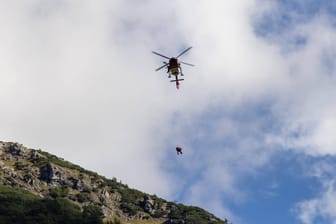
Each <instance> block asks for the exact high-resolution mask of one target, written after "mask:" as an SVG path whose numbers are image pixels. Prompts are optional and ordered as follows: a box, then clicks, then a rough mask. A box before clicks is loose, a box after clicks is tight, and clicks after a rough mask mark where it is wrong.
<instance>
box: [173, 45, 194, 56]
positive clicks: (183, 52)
mask: <svg viewBox="0 0 336 224" xmlns="http://www.w3.org/2000/svg"><path fill="white" fill-rule="evenodd" d="M191 48H192V47H188V48H187V49H185V50H184V51H182V52H181V53H180V54H179V55H178V56H176V57H175V58H178V57H180V56H181V55H183V54H185V53H186V52H187V51H189V50H190V49H191Z"/></svg>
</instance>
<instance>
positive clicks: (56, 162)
mask: <svg viewBox="0 0 336 224" xmlns="http://www.w3.org/2000/svg"><path fill="white" fill-rule="evenodd" d="M0 186H1V188H0V196H1V195H2V196H4V197H7V196H8V195H6V192H8V191H10V188H15V189H22V190H25V192H26V193H23V192H16V193H15V194H12V196H13V195H19V196H18V197H28V198H30V200H28V201H32V200H33V201H36V200H37V201H38V200H42V201H39V203H42V204H41V206H42V207H43V206H45V205H44V204H43V203H47V204H48V203H49V204H50V203H51V204H52V203H54V202H57V203H61V204H62V203H63V204H66V206H68V207H69V208H71V209H72V210H71V211H72V212H73V214H72V215H73V216H74V218H76V219H80V218H82V217H83V215H85V214H84V212H85V211H86V212H87V213H88V214H91V215H92V213H95V214H96V213H97V214H98V216H99V211H101V212H102V214H101V215H103V216H104V217H105V220H106V223H129V224H141V223H153V224H159V223H160V224H161V223H167V224H168V223H185V224H187V223H198V224H215V223H220V224H221V223H227V221H226V220H225V221H222V220H220V219H218V218H217V217H215V216H214V215H212V214H210V213H208V212H206V211H204V210H203V209H201V208H198V207H194V206H185V205H182V204H176V203H173V202H168V201H166V200H164V199H161V198H158V197H157V196H155V195H149V194H145V193H143V192H140V191H138V190H135V189H130V188H129V187H128V186H127V185H125V184H122V183H120V182H118V181H117V179H115V178H113V179H107V178H105V177H103V176H101V175H98V174H97V173H95V172H92V171H88V170H85V169H83V168H81V167H80V166H78V165H75V164H72V163H70V162H67V161H65V160H63V159H61V158H58V157H57V156H54V155H51V154H49V153H47V152H44V151H42V150H34V149H29V148H26V147H24V146H23V145H21V144H18V143H12V142H0ZM13 191H14V189H13ZM28 192H30V193H28ZM1 193H2V194H1ZM23 195H25V196H23ZM10 200H13V201H15V199H10ZM43 200H44V201H43ZM46 200H47V201H46ZM48 200H49V201H48ZM57 203H56V205H57ZM67 203H70V204H67ZM56 205H54V207H55V206H56ZM58 206H60V205H59V204H58ZM43 208H44V207H43ZM46 209H47V210H48V209H49V207H48V206H46ZM88 209H91V210H92V209H93V211H94V212H92V211H91V210H88ZM95 209H96V210H97V209H98V210H99V211H98V212H97V211H96V210H95ZM56 212H59V211H58V210H57V211H56ZM90 212H91V213H90ZM0 213H1V212H0ZM71 217H72V216H71ZM57 218H60V217H59V216H57ZM61 218H62V217H61ZM63 218H64V217H63ZM72 218H73V217H72ZM86 218H87V217H86ZM55 219H56V218H55ZM55 223H57V222H55ZM75 223H76V222H75Z"/></svg>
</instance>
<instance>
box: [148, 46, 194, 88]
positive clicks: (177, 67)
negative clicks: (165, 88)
mask: <svg viewBox="0 0 336 224" xmlns="http://www.w3.org/2000/svg"><path fill="white" fill-rule="evenodd" d="M191 48H192V47H188V48H187V49H185V50H183V51H182V52H181V53H180V54H179V55H177V56H176V57H172V58H170V57H167V56H165V55H163V54H160V53H157V52H155V51H152V53H153V54H156V55H158V56H160V57H163V58H166V59H168V60H169V61H168V62H165V61H164V62H163V64H164V65H162V66H160V67H158V68H157V69H155V71H159V70H161V69H163V68H165V67H167V69H168V70H167V73H168V74H169V75H168V78H171V75H173V76H175V79H173V80H170V81H171V82H175V83H176V89H179V87H180V81H183V80H184V79H180V78H179V77H178V76H179V75H180V74H181V76H183V73H182V68H181V64H185V65H189V66H195V65H193V64H190V63H186V62H183V61H179V60H178V58H179V57H181V56H182V55H183V54H185V53H187V51H189V50H190V49H191Z"/></svg>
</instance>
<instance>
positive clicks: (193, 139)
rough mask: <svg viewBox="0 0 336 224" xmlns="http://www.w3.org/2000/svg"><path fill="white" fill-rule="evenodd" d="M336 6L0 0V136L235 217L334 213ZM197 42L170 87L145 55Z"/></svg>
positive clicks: (240, 221)
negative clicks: (177, 84)
mask: <svg viewBox="0 0 336 224" xmlns="http://www.w3.org/2000/svg"><path fill="white" fill-rule="evenodd" d="M335 12H336V5H335V3H333V2H332V1H313V0H307V1H304V0H294V1H265V0H239V1H230V2H227V1H225V2H224V1H220V0H212V1H205V0H200V1H192V0H185V1H178V0H175V1H169V2H168V1H157V0H147V1H145V0H143V1H135V0H115V1H108V0H102V1H100V2H98V3H96V2H95V4H93V3H92V2H91V1H90V0H83V1H80V2H78V1H72V0H71V1H58V2H57V3H55V2H54V1H40V0H33V1H30V2H26V3H24V4H23V3H22V2H21V1H10V2H3V3H0V21H1V22H0V23H1V25H2V27H3V29H2V30H1V31H0V32H1V33H0V36H1V39H0V48H1V49H2V50H1V51H0V78H1V82H0V103H1V105H2V109H1V110H0V123H1V124H2V125H1V128H0V136H1V138H2V139H1V140H2V141H18V142H20V143H22V144H24V145H26V146H28V147H32V148H37V149H38V148H41V149H43V150H47V151H49V152H51V153H54V154H56V155H58V156H61V157H64V158H65V159H67V160H70V161H72V162H74V163H77V164H79V165H82V166H84V167H86V168H87V169H91V170H94V171H96V172H99V173H101V174H103V175H105V176H107V177H111V178H112V177H116V178H117V179H120V180H122V182H124V183H127V184H128V185H129V186H131V187H134V188H138V189H140V190H142V191H145V192H148V193H152V194H156V195H158V196H161V197H164V198H166V199H167V200H175V201H177V202H181V203H186V204H191V205H198V206H200V207H203V208H205V209H207V210H209V211H210V212H212V213H214V214H215V215H216V216H219V217H221V218H223V219H224V218H227V219H229V220H230V221H231V222H233V223H234V224H245V223H246V224H247V223H258V224H259V223H275V224H276V223H298V224H301V223H302V224H310V223H335V222H336V216H335V214H336V205H335V203H334V201H335V198H336V191H335V189H334V188H335V181H336V175H335V173H336V172H335V171H336V166H335V165H334V164H335V159H336V157H335V155H336V138H335V137H334V136H335V134H334V133H336V117H335V114H336V106H335V103H334V99H335V97H336V90H335V85H336V70H335V68H336V67H335V63H334V61H335V57H336V50H335V49H336V44H335V41H334V40H335V39H336V27H335V16H334V15H335ZM188 46H193V48H192V50H191V51H190V52H188V54H186V55H184V56H183V60H184V61H186V62H190V63H193V64H196V66H195V67H187V66H184V67H183V71H184V73H185V77H184V78H185V81H184V82H182V84H181V88H180V90H178V91H177V90H176V88H175V87H174V85H173V84H172V83H170V82H169V80H168V79H167V74H166V73H165V71H160V72H155V71H154V69H155V68H157V67H158V66H159V65H162V59H161V58H159V57H157V56H156V55H153V54H151V51H152V50H154V51H158V52H161V53H163V54H165V55H168V56H174V55H177V54H178V53H179V52H180V51H181V50H183V49H184V48H186V47H188ZM176 145H180V146H182V147H183V149H184V154H183V156H176V154H175V146H176Z"/></svg>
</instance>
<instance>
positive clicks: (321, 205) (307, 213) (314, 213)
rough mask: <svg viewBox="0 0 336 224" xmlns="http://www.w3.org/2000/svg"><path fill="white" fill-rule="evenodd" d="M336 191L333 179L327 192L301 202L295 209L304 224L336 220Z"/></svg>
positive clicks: (333, 221)
mask: <svg viewBox="0 0 336 224" xmlns="http://www.w3.org/2000/svg"><path fill="white" fill-rule="evenodd" d="M335 200H336V192H335V189H334V183H333V182H332V181H331V182H330V183H329V184H328V187H327V189H326V191H325V192H322V194H321V195H320V196H319V197H317V198H313V199H310V200H306V201H303V202H300V203H298V204H297V205H296V207H295V209H293V211H294V212H295V213H296V214H297V216H298V218H299V220H300V221H301V222H302V223H304V224H310V223H316V220H321V221H322V222H326V223H335V222H336V202H335Z"/></svg>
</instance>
